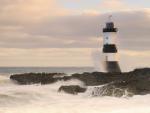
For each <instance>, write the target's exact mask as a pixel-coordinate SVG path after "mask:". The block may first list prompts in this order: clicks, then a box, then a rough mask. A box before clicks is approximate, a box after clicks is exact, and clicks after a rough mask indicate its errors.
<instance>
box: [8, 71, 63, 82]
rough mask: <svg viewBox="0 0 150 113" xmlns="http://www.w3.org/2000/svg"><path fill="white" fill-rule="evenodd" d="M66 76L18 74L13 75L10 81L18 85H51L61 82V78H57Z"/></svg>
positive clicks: (59, 74) (58, 74)
mask: <svg viewBox="0 0 150 113" xmlns="http://www.w3.org/2000/svg"><path fill="white" fill-rule="evenodd" d="M56 75H57V76H60V77H61V76H62V75H63V76H64V75H65V74H64V73H49V74H48V73H25V74H16V75H11V76H10V79H11V80H14V81H16V82H17V83H18V84H23V85H25V84H37V83H41V84H50V83H54V82H57V81H58V80H60V78H59V77H55V76H56Z"/></svg>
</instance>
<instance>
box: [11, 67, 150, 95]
mask: <svg viewBox="0 0 150 113" xmlns="http://www.w3.org/2000/svg"><path fill="white" fill-rule="evenodd" d="M10 79H11V80H14V81H17V82H18V83H19V84H36V83H41V84H51V83H54V82H57V81H60V80H63V81H68V80H72V79H78V80H80V81H82V82H83V83H84V84H85V86H99V85H104V84H107V85H106V86H104V87H103V90H99V92H100V93H101V95H102V96H112V95H114V96H117V97H120V96H122V95H124V94H125V93H126V92H125V91H128V93H130V95H132V94H133V95H145V94H150V68H143V69H135V70H134V71H131V72H126V73H102V72H93V73H87V72H86V73H82V74H77V73H76V74H73V75H72V76H66V75H65V74H63V73H49V74H47V73H27V74H18V75H12V76H11V77H10ZM63 88H64V90H65V91H66V92H68V93H73V92H76V90H79V88H77V87H75V86H74V87H71V86H67V87H64V86H63ZM65 88H66V89H65Z"/></svg>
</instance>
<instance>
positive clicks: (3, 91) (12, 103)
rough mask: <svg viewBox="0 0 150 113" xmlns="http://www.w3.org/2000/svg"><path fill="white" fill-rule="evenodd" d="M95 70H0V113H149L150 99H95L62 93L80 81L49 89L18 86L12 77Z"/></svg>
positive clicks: (47, 86) (135, 97) (46, 87)
mask: <svg viewBox="0 0 150 113" xmlns="http://www.w3.org/2000/svg"><path fill="white" fill-rule="evenodd" d="M93 71H95V70H94V68H92V67H0V113H150V95H143V96H141V95H136V96H133V97H121V98H116V97H101V96H98V97H93V96H92V95H91V90H92V87H89V88H88V90H87V91H86V92H85V93H81V94H78V95H69V94H66V93H59V92H58V88H59V87H60V86H61V85H81V86H82V85H84V84H83V83H82V82H81V81H78V80H71V81H67V82H64V81H59V82H56V83H54V84H48V85H40V84H34V85H18V84H16V83H14V82H13V81H11V80H10V79H9V77H10V75H12V74H19V73H30V72H36V73H39V72H46V73H52V72H59V73H67V74H68V76H70V75H71V74H72V73H83V72H93Z"/></svg>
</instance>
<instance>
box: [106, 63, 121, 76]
mask: <svg viewBox="0 0 150 113" xmlns="http://www.w3.org/2000/svg"><path fill="white" fill-rule="evenodd" d="M105 70H106V72H109V73H120V72H121V69H120V66H119V63H118V62H117V61H106V62H105Z"/></svg>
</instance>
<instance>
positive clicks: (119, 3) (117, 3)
mask: <svg viewBox="0 0 150 113" xmlns="http://www.w3.org/2000/svg"><path fill="white" fill-rule="evenodd" d="M99 8H100V9H102V10H104V9H105V10H107V11H111V12H112V11H121V10H127V9H129V6H128V5H127V4H125V3H124V2H123V0H102V2H101V3H100V5H99Z"/></svg>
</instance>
